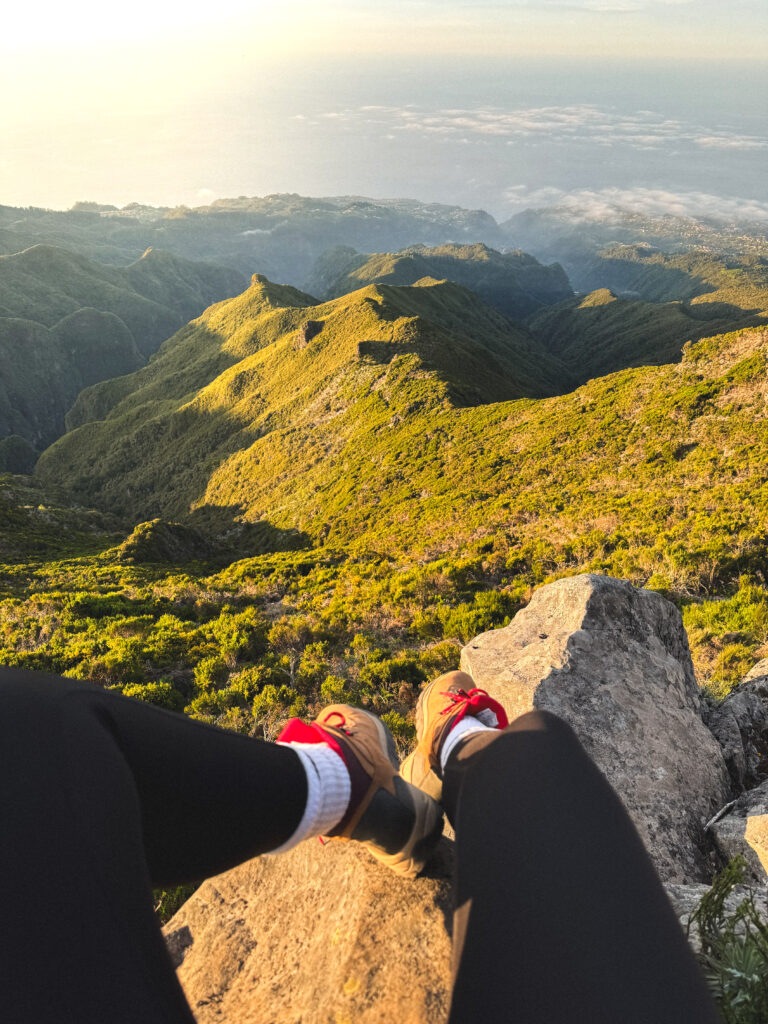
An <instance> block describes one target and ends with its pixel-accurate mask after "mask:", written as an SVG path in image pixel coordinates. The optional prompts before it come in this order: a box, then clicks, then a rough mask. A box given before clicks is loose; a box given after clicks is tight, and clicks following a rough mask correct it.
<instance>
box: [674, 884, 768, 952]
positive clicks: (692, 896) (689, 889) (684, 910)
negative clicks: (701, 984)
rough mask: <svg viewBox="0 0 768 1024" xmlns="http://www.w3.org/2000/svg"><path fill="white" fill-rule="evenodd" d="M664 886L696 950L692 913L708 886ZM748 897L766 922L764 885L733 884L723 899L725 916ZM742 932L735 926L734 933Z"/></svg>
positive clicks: (767, 908) (767, 893) (767, 903)
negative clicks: (752, 886) (755, 886)
mask: <svg viewBox="0 0 768 1024" xmlns="http://www.w3.org/2000/svg"><path fill="white" fill-rule="evenodd" d="M665 888H666V890H667V896H668V897H669V901H670V903H671V904H672V908H673V910H674V911H675V913H676V914H677V917H678V919H679V921H680V924H681V925H682V927H683V928H684V929H685V931H686V933H687V935H688V941H689V942H690V944H691V946H692V947H693V949H694V950H696V951H697V952H698V951H699V950H700V949H701V941H700V935H699V929H698V926H697V922H696V920H695V918H694V914H695V913H696V911H697V910H698V908H699V904H700V903H701V901H702V899H703V897H704V896H706V894H707V893H708V892H709V886H708V885H701V884H698V885H697V884H694V885H676V884H674V883H672V884H670V885H667V886H665ZM749 897H751V898H752V899H753V900H754V905H755V909H756V911H757V913H758V914H759V916H760V918H761V920H763V921H766V922H768V888H766V887H765V886H761V887H759V888H751V887H750V888H748V887H747V886H744V885H736V886H734V888H733V889H732V890H731V892H730V893H729V895H728V897H727V898H726V900H725V906H724V908H723V910H724V914H725V917H726V918H729V917H731V916H732V915H733V914H735V913H736V911H737V910H738V909H739V905H740V904H741V902H742V901H743V900H744V899H747V898H749ZM742 933H743V926H742V928H739V927H737V930H736V934H737V935H738V934H742Z"/></svg>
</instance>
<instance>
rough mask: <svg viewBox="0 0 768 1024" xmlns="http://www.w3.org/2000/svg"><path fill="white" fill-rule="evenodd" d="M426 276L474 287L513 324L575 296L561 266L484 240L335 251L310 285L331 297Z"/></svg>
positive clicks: (326, 256)
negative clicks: (386, 250) (367, 251)
mask: <svg viewBox="0 0 768 1024" xmlns="http://www.w3.org/2000/svg"><path fill="white" fill-rule="evenodd" d="M424 277H432V278H436V279H438V280H440V279H446V280H449V281H454V282H456V283H457V284H461V285H464V287H465V288H471V289H472V291H474V292H476V293H477V294H478V295H479V296H480V297H481V298H482V299H483V300H484V301H485V302H487V303H488V304H489V305H491V306H494V307H495V308H496V309H498V310H499V311H500V312H502V313H504V315H505V316H508V317H509V318H510V319H512V320H524V319H525V318H526V317H527V316H529V315H530V314H531V313H534V312H536V311H537V310H539V309H541V308H542V307H544V306H550V305H552V304H554V303H556V302H561V301H563V300H564V299H568V298H570V297H571V296H572V295H573V292H572V289H571V287H570V285H569V283H568V278H567V277H566V276H565V272H564V271H563V269H562V267H560V266H559V265H558V264H554V265H552V266H548V267H544V266H542V265H541V264H540V263H539V261H538V260H536V259H534V257H532V256H529V255H527V253H523V252H511V253H503V254H502V253H500V252H497V251H496V250H495V249H491V248H489V247H488V246H486V245H483V244H482V243H481V242H477V243H475V244H474V245H457V244H447V245H441V246H435V247H432V248H430V247H427V246H423V245H418V246H410V247H409V248H407V249H404V250H402V251H401V252H398V253H374V254H373V255H369V256H365V255H363V254H361V253H358V252H355V250H354V249H350V248H345V247H339V248H336V249H331V250H329V251H328V252H326V253H324V254H323V256H321V257H320V259H319V260H318V261H317V263H316V264H315V266H314V268H313V271H312V274H311V275H310V277H309V279H308V282H307V287H308V288H309V290H310V291H311V292H312V293H313V294H317V295H320V296H322V297H323V298H328V299H330V298H335V297H336V296H339V295H344V294H345V293H347V292H351V291H354V290H355V289H357V288H360V287H362V286H363V285H366V284H396V285H411V284H415V283H416V282H417V281H419V280H421V279H422V278H424Z"/></svg>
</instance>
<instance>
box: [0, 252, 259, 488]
mask: <svg viewBox="0 0 768 1024" xmlns="http://www.w3.org/2000/svg"><path fill="white" fill-rule="evenodd" d="M244 284H245V282H244V280H243V279H242V278H241V276H240V275H239V274H238V273H237V271H234V270H225V269H223V268H222V267H216V266H212V265H206V264H196V263H192V262H190V261H188V260H183V259H179V258H177V257H173V256H169V255H167V254H165V253H160V252H155V251H148V252H146V253H144V255H143V256H142V257H141V259H139V260H136V261H135V262H134V263H132V264H131V265H130V266H127V267H107V266H103V265H101V264H98V263H94V262H93V261H91V260H89V259H86V258H85V257H84V256H80V255H77V254H76V253H72V252H68V251H66V250H64V249H58V248H55V247H53V246H48V245H35V246H33V247H31V248H29V249H26V250H25V251H23V252H19V253H16V254H14V255H8V256H0V360H1V361H2V385H1V386H0V438H2V437H6V438H7V437H9V436H11V435H13V436H16V437H18V438H20V439H23V440H24V441H26V442H27V443H28V445H30V446H31V448H30V450H29V452H28V457H27V459H26V462H22V463H19V462H18V458H17V456H18V451H19V449H18V446H17V448H16V449H14V451H15V453H16V454H15V455H14V457H13V458H11V460H10V461H9V457H8V450H9V445H8V444H5V445H0V471H1V470H3V469H5V470H9V469H11V470H20V469H26V468H31V465H32V463H33V461H34V458H33V456H34V451H35V450H37V451H40V450H41V449H42V448H45V447H46V446H47V445H49V444H50V443H51V442H52V441H53V440H55V438H57V437H59V436H60V435H61V434H62V433H64V429H65V417H66V414H67V412H68V410H69V409H70V407H71V406H72V404H73V402H74V401H75V398H76V397H77V395H78V394H79V392H80V391H82V390H83V388H87V387H89V386H90V385H91V384H95V383H96V382H97V381H102V380H107V379H110V378H113V377H118V376H121V375H123V374H127V373H131V372H132V371H134V370H136V369H138V368H139V367H140V366H141V365H142V364H143V363H144V362H145V360H146V358H147V357H148V356H149V355H151V354H152V353H153V352H154V351H155V350H156V349H157V347H158V346H159V345H160V343H161V342H162V341H164V340H165V339H166V338H167V337H169V336H170V335H171V334H173V332H174V331H176V330H178V328H179V326H180V325H181V324H183V323H184V322H186V321H187V320H189V319H190V318H191V317H193V316H196V315H197V314H198V313H199V312H200V311H201V310H202V309H203V308H205V307H206V306H208V305H210V303H211V302H213V301H214V300H216V299H220V298H224V297H225V296H228V295H232V294H234V293H236V292H237V291H239V290H240V289H241V288H242V287H243V285H244Z"/></svg>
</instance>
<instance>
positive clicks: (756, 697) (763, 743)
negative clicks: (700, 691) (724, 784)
mask: <svg viewBox="0 0 768 1024" xmlns="http://www.w3.org/2000/svg"><path fill="white" fill-rule="evenodd" d="M765 667H768V663H766V662H759V663H758V664H757V665H756V666H755V668H754V669H752V672H750V673H749V675H747V676H746V677H745V679H744V681H743V682H742V683H741V685H740V686H738V687H737V688H736V689H735V690H734V691H733V692H732V693H730V694H729V695H728V696H727V697H726V698H725V700H724V701H723V702H722V703H721V704H718V705H716V706H715V707H714V708H712V709H710V710H709V711H708V712H707V713H706V716H705V720H706V723H707V725H708V726H709V728H710V730H711V731H712V734H713V735H714V737H715V739H716V740H717V741H718V743H719V744H720V747H721V749H722V751H723V757H724V758H725V763H726V765H727V766H728V772H729V774H730V776H731V780H732V782H733V785H734V787H735V789H736V792H740V791H741V790H743V789H744V788H745V787H747V788H748V787H750V786H754V785H756V784H757V783H758V782H759V781H760V780H761V777H762V778H765V766H766V765H768V760H766V759H767V758H768V676H766V675H765V674H764V673H763V671H762V669H763V668H765ZM756 670H760V671H758V672H757V674H755V672H756Z"/></svg>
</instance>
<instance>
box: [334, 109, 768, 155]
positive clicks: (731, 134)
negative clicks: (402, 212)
mask: <svg viewBox="0 0 768 1024" xmlns="http://www.w3.org/2000/svg"><path fill="white" fill-rule="evenodd" d="M325 116H330V115H325ZM337 116H339V117H344V118H348V119H350V120H352V121H355V120H361V119H362V120H363V121H365V122H366V123H368V124H370V125H372V126H379V127H380V128H381V129H382V131H385V132H387V133H393V132H418V133H424V134H429V135H440V136H443V137H445V138H450V137H451V136H455V137H456V138H457V139H458V138H466V137H467V136H468V135H470V136H471V135H475V136H476V137H477V139H478V140H483V139H486V140H487V139H489V138H497V139H506V140H507V141H510V142H514V141H525V140H541V141H549V142H573V141H584V142H585V143H594V144H597V145H602V146H605V145H619V146H629V147H631V148H635V149H653V148H656V147H659V146H663V145H669V144H674V145H676V146H679V145H686V146H692V147H705V148H710V149H726V150H744V151H750V150H762V149H768V138H764V137H760V136H756V135H747V134H743V133H740V132H737V131H729V130H726V129H719V130H712V128H711V127H710V128H704V127H703V126H701V125H697V124H693V123H691V124H685V123H684V122H682V121H679V120H675V119H670V118H664V117H662V116H661V115H659V114H657V113H655V112H654V111H652V110H638V111H635V112H634V113H633V114H617V113H615V112H613V111H611V110H606V109H604V108H602V107H598V106H595V105H593V104H574V105H572V106H540V107H521V108H513V109H508V110H503V109H500V108H485V107H480V108H475V109H457V108H446V109H438V110H423V109H419V108H418V107H414V106H413V105H409V106H408V107H385V106H378V107H371V106H368V107H360V108H358V109H356V110H346V111H343V112H342V113H338V114H337Z"/></svg>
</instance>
